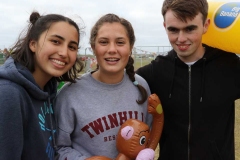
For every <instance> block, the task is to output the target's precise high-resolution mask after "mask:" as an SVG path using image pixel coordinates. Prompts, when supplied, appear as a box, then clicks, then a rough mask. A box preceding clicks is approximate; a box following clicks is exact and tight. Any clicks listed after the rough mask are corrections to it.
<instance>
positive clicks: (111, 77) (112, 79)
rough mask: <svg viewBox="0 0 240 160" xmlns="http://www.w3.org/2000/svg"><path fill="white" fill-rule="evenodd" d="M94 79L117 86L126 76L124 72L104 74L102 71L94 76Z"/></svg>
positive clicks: (98, 71)
mask: <svg viewBox="0 0 240 160" xmlns="http://www.w3.org/2000/svg"><path fill="white" fill-rule="evenodd" d="M92 76H93V78H94V79H96V80H98V81H100V82H103V83H107V84H116V83H119V82H121V81H122V79H123V76H124V71H123V72H121V73H118V74H117V73H113V74H109V73H103V72H101V71H100V70H97V71H96V72H94V73H93V74H92Z"/></svg>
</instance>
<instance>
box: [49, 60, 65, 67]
mask: <svg viewBox="0 0 240 160" xmlns="http://www.w3.org/2000/svg"><path fill="white" fill-rule="evenodd" d="M51 61H52V62H54V63H56V64H58V65H60V66H65V65H66V63H65V62H62V61H59V60H56V59H51Z"/></svg>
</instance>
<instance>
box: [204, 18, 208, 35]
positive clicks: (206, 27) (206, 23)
mask: <svg viewBox="0 0 240 160" xmlns="http://www.w3.org/2000/svg"><path fill="white" fill-rule="evenodd" d="M209 25H210V19H209V18H207V19H206V21H205V23H204V26H203V34H205V33H206V32H207V30H208V27H209Z"/></svg>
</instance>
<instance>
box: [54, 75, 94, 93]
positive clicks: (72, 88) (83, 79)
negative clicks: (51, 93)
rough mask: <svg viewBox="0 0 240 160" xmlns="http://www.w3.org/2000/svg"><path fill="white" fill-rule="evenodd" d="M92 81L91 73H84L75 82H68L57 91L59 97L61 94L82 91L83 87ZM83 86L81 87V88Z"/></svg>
mask: <svg viewBox="0 0 240 160" xmlns="http://www.w3.org/2000/svg"><path fill="white" fill-rule="evenodd" d="M90 83H91V77H90V73H86V74H83V75H82V76H80V77H79V78H78V79H77V80H76V82H75V83H71V82H66V83H65V84H64V85H63V86H62V87H61V89H59V90H58V92H57V97H59V96H60V95H64V96H65V95H72V94H75V93H76V92H81V89H83V88H85V86H86V85H89V84H90ZM80 88H81V89H80Z"/></svg>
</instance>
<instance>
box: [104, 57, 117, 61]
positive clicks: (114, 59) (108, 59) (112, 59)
mask: <svg viewBox="0 0 240 160" xmlns="http://www.w3.org/2000/svg"><path fill="white" fill-rule="evenodd" d="M106 60H107V61H117V60H118V59H117V58H107V59H106Z"/></svg>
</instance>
